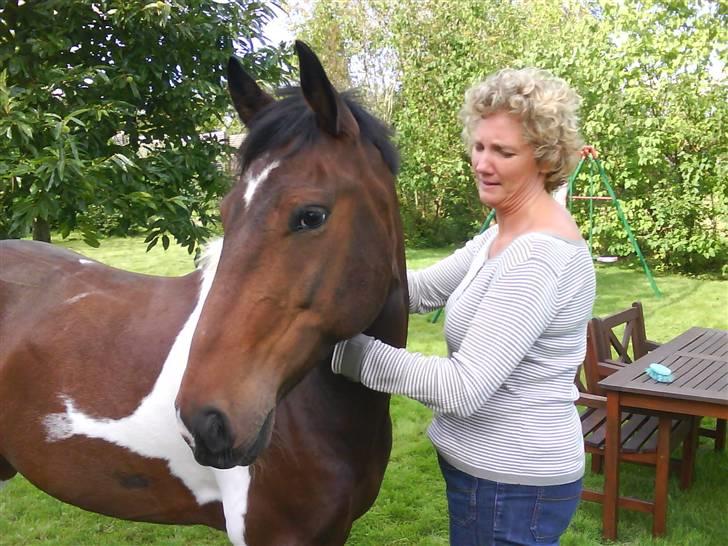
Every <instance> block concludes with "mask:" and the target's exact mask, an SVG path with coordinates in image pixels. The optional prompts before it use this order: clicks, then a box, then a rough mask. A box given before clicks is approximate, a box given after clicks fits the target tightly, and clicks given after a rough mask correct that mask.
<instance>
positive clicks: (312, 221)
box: [291, 205, 329, 231]
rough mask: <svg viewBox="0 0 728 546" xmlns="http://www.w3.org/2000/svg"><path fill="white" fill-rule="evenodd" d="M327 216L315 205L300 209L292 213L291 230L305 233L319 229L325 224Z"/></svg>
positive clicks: (325, 211)
mask: <svg viewBox="0 0 728 546" xmlns="http://www.w3.org/2000/svg"><path fill="white" fill-rule="evenodd" d="M328 216H329V212H328V211H327V210H326V209H325V208H323V207H319V206H316V205H309V206H306V207H301V208H300V209H298V210H296V211H295V212H294V213H293V217H292V218H291V230H292V231H306V230H310V229H317V228H320V227H321V226H323V225H324V223H326V219H327V218H328Z"/></svg>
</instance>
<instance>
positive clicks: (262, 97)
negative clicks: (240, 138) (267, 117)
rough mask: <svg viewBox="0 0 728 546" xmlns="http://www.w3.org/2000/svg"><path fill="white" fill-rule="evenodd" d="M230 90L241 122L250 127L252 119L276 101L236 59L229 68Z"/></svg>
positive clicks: (232, 59)
mask: <svg viewBox="0 0 728 546" xmlns="http://www.w3.org/2000/svg"><path fill="white" fill-rule="evenodd" d="M227 69H228V70H227V75H228V90H229V91H230V97H231V98H232V99H233V105H234V106H235V109H236V110H237V111H238V115H239V116H240V120H241V121H242V122H243V123H244V124H245V125H248V123H249V122H250V120H251V119H252V117H253V116H254V115H255V114H257V113H258V112H259V111H260V110H262V109H263V108H265V107H266V106H267V105H269V104H270V103H271V102H273V101H274V100H275V99H274V98H273V97H271V96H270V95H269V94H268V93H266V92H265V91H263V90H262V89H261V88H260V86H259V85H258V84H257V83H256V82H255V80H254V79H253V78H252V77H250V75H249V74H248V73H247V72H246V71H245V70H244V69H243V67H242V66H241V64H240V61H238V60H237V59H236V58H235V57H230V60H229V61H228V66H227Z"/></svg>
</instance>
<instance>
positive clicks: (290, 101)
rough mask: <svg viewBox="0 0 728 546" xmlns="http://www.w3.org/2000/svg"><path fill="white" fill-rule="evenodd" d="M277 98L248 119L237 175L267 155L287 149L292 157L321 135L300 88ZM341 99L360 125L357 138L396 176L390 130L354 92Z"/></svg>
mask: <svg viewBox="0 0 728 546" xmlns="http://www.w3.org/2000/svg"><path fill="white" fill-rule="evenodd" d="M278 95H279V97H280V100H278V101H276V102H274V103H272V104H269V105H268V106H267V107H266V108H264V109H263V110H262V111H260V112H259V113H258V114H257V115H256V116H255V117H254V118H253V119H252V120H251V124H250V125H251V126H250V130H249V132H248V135H247V136H246V138H245V140H244V141H243V143H242V145H241V147H240V150H239V151H238V157H239V162H238V163H239V165H240V169H241V173H240V174H242V172H244V171H245V170H246V169H247V168H248V167H249V166H250V164H251V163H252V162H253V161H254V160H255V159H256V158H258V157H260V156H261V155H263V154H265V153H266V152H269V151H272V150H276V149H281V148H283V147H288V155H292V154H294V153H297V152H299V151H301V150H302V149H305V148H308V147H310V146H312V145H313V144H315V142H316V141H317V140H318V138H319V136H320V135H321V133H322V131H321V129H320V128H319V127H318V124H317V122H316V116H315V115H314V113H313V111H312V110H311V109H310V108H309V106H308V104H307V103H306V100H305V99H304V97H303V94H302V93H301V90H300V88H299V87H289V88H285V89H282V90H280V91H279V92H278ZM341 97H342V99H343V100H344V103H345V104H346V105H347V107H348V108H349V109H350V110H351V113H352V114H353V115H354V119H356V121H357V123H358V124H359V134H360V138H361V139H363V140H367V141H369V142H371V143H372V144H373V145H374V146H375V147H376V148H377V149H378V150H379V152H380V153H381V154H382V159H383V161H384V163H385V164H386V165H387V168H388V169H389V170H390V171H391V173H392V174H394V175H396V174H397V173H398V171H399V153H398V152H397V149H396V148H395V146H394V145H393V144H392V142H391V140H390V139H391V137H392V130H391V129H390V128H389V127H387V126H386V125H385V124H384V123H382V122H381V121H380V120H378V119H377V118H376V117H374V116H373V115H372V114H370V113H369V112H368V111H367V110H366V109H365V108H364V107H363V106H361V104H359V102H358V101H357V100H356V96H355V93H353V92H345V93H342V94H341Z"/></svg>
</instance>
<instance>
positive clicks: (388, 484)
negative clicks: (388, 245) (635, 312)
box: [0, 239, 728, 546]
mask: <svg viewBox="0 0 728 546" xmlns="http://www.w3.org/2000/svg"><path fill="white" fill-rule="evenodd" d="M62 244H63V245H64V246H68V247H70V248H73V249H75V250H78V251H80V252H83V253H84V254H86V255H88V256H89V257H92V258H94V259H97V260H100V261H103V262H105V263H108V264H110V265H113V266H115V267H120V268H123V269H129V270H133V271H137V272H141V273H153V274H161V275H176V274H182V273H186V272H188V271H190V270H191V269H192V268H193V263H192V258H191V257H190V256H189V255H188V254H187V253H186V251H185V250H183V249H180V248H179V247H170V249H169V250H168V251H167V252H164V251H162V250H161V249H158V248H155V249H153V250H152V252H150V253H148V254H147V253H145V252H144V248H145V246H144V244H143V243H142V242H141V240H140V239H112V240H107V241H104V242H103V244H102V246H101V247H100V248H99V249H93V248H90V247H87V246H85V245H84V244H83V243H82V242H80V241H73V240H71V241H66V242H64V243H62ZM450 251H451V249H435V250H416V251H411V252H408V256H407V258H408V264H409V267H411V268H420V267H424V266H426V265H428V264H430V263H433V262H435V261H436V260H437V259H439V258H441V257H443V256H445V255H447V254H448V253H449V252H450ZM597 278H598V284H597V286H598V288H597V289H598V297H597V303H596V307H595V314H597V315H603V314H606V313H609V312H612V311H615V310H617V309H620V308H624V307H628V306H629V305H630V304H631V302H633V301H636V300H640V301H641V302H642V303H643V305H644V307H645V313H646V321H647V335H648V337H649V338H651V339H653V340H656V341H664V340H667V339H669V338H671V337H674V336H675V335H677V334H679V333H680V332H682V331H684V330H685V329H687V328H689V327H690V326H694V325H700V326H709V327H716V328H723V329H728V281H716V280H696V279H691V278H686V277H679V276H674V275H661V276H658V277H657V283H658V286H659V287H660V290H661V291H662V292H663V297H662V298H659V299H658V298H656V297H655V296H654V295H653V294H652V291H651V290H650V287H649V284H648V283H647V280H646V278H645V276H644V274H643V272H642V270H641V269H639V268H635V267H634V266H633V265H629V264H628V265H622V264H610V265H601V264H600V265H597ZM429 318H430V317H428V316H413V317H411V322H410V338H409V344H408V347H409V349H410V350H413V351H419V352H422V353H429V354H445V344H444V341H443V338H442V319H441V320H439V321H438V322H437V323H435V324H432V323H431V322H429ZM392 418H393V422H394V447H393V451H392V457H391V460H390V464H389V467H388V470H387V473H386V476H385V479H384V483H383V484H382V490H381V493H380V495H379V498H378V499H377V501H376V503H375V505H374V507H373V508H372V509H371V510H370V511H369V512H368V513H367V514H366V515H365V516H364V517H362V518H361V519H360V520H359V521H357V522H356V524H355V526H354V529H353V531H352V534H351V537H350V539H349V541H348V544H350V545H354V546H359V545H361V546H384V545H404V546H407V545H422V546H427V545H446V544H447V543H448V540H447V510H446V506H445V496H444V491H443V483H442V479H441V477H440V474H439V470H438V469H437V463H436V461H435V456H434V452H433V449H432V447H431V446H430V444H429V441H428V440H427V439H426V437H425V429H426V427H427V425H428V423H429V420H430V412H429V410H428V409H426V408H424V407H423V406H421V405H420V404H418V403H416V402H414V401H412V400H408V399H404V398H401V397H394V398H393V401H392ZM622 468H623V470H622V478H621V487H622V489H621V491H622V492H623V493H625V494H628V495H633V496H638V497H644V498H648V497H650V496H651V492H652V485H653V476H654V472H653V470H652V469H651V468H647V467H644V468H643V467H636V466H635V465H623V467H622ZM601 482H602V479H601V478H600V477H598V476H592V475H590V474H589V473H588V472H587V477H586V485H587V486H588V487H591V488H596V487H601ZM669 495H670V500H669V512H668V535H667V537H666V538H664V539H660V540H655V539H652V537H651V535H650V528H651V519H650V517H649V516H648V515H646V514H639V513H635V512H627V511H622V512H621V513H620V526H619V532H620V542H621V543H623V544H630V545H633V544H639V545H652V544H655V545H658V544H659V545H670V546H687V545H694V546H706V545H716V546H719V545H720V546H722V545H724V544H728V526H726V525H725V524H724V520H725V514H726V512H727V511H728V454H727V453H718V454H717V453H715V452H714V451H713V450H712V443H709V442H705V441H702V440H701V446H700V449H699V452H698V457H697V468H696V479H695V484H694V486H693V487H692V489H691V490H690V491H687V492H685V491H680V490H679V489H678V488H677V482H676V481H675V480H674V479H673V480H671V482H670V490H669ZM602 543H604V542H603V541H602V539H601V506H600V505H598V504H593V503H582V505H581V506H580V508H579V510H578V512H577V515H576V518H575V519H574V521H573V523H572V525H571V527H570V529H569V530H568V532H567V533H566V535H565V536H564V538H563V540H562V544H564V545H567V546H570V545H583V544H602ZM27 544H53V545H58V546H61V545H65V546H82V545H88V546H91V545H94V546H96V545H99V544H104V545H107V544H108V545H131V544H134V545H136V544H153V545H160V546H161V545H164V546H174V545H219V546H223V545H227V544H228V541H227V539H226V537H225V535H224V534H222V533H219V532H217V531H214V530H211V529H208V528H205V527H181V526H158V525H150V524H140V523H130V522H125V521H121V520H116V519H112V518H108V517H104V516H100V515H96V514H91V513H88V512H84V511H82V510H80V509H77V508H74V507H72V506H69V505H66V504H63V503H61V502H59V501H56V500H54V499H52V498H50V497H49V496H47V495H45V494H44V493H41V492H40V491H38V490H37V489H35V488H34V487H33V486H32V485H30V484H29V483H28V482H27V481H25V480H24V479H23V478H21V477H17V478H15V479H13V480H12V481H11V482H9V484H8V485H7V486H6V488H5V489H4V490H3V491H2V492H0V546H11V545H12V546H16V545H17V546H25V545H27Z"/></svg>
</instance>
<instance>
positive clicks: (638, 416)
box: [576, 304, 698, 514]
mask: <svg viewBox="0 0 728 546" xmlns="http://www.w3.org/2000/svg"><path fill="white" fill-rule="evenodd" d="M621 326H624V335H622V336H621V338H620V337H619V336H617V335H616V333H615V332H614V329H615V328H619V327H621ZM615 345H616V346H617V347H615ZM653 346H655V344H652V343H651V342H648V341H647V339H646V337H645V335H644V318H643V316H642V307H641V306H640V305H639V304H634V305H633V306H632V307H631V308H629V309H627V310H625V311H621V312H619V313H615V314H614V315H610V316H608V317H605V318H603V319H599V318H594V319H592V320H591V321H590V322H589V325H588V329H587V352H586V357H585V360H584V363H583V366H582V367H583V381H582V380H579V381H577V386H578V385H579V383H581V384H582V387H581V388H582V390H581V396H580V398H579V400H578V401H577V402H576V404H577V405H579V406H585V409H584V410H583V411H582V412H581V424H582V433H583V435H584V449H585V451H586V452H587V453H590V454H591V456H592V471H593V472H596V473H601V472H602V468H603V461H604V454H605V452H604V447H605V446H604V444H605V437H606V417H607V411H606V395H605V393H604V391H603V390H602V389H601V387H599V385H598V383H599V381H600V380H601V379H602V378H604V377H606V376H608V375H610V374H611V373H613V372H614V371H616V370H617V369H619V368H620V367H621V366H625V365H629V364H631V363H632V361H633V360H635V359H637V358H639V357H641V356H643V355H644V354H646V353H647V351H648V348H649V347H653ZM607 347H615V349H616V355H614V354H612V352H611V350H609V351H608V350H607ZM658 424H659V419H658V417H656V416H654V415H647V414H644V413H638V412H630V411H624V412H622V422H621V434H620V438H621V445H620V449H619V461H620V463H621V462H632V463H638V464H644V465H651V466H654V467H656V466H657V462H658V459H662V460H670V454H671V453H672V452H673V451H674V450H675V449H676V448H677V447H678V446H679V445H680V444H682V458H681V460H678V461H675V462H676V463H677V464H678V465H679V474H680V488H681V489H686V488H688V487H690V485H692V480H693V468H694V465H695V452H696V448H697V433H698V419H697V418H694V417H690V416H685V417H683V418H677V419H673V422H672V429H671V434H670V444H669V447H668V448H667V451H666V452H665V453H660V452H658V449H657V436H658V435H657V431H658ZM656 476H657V474H656ZM653 498H654V499H656V500H657V501H660V502H666V501H667V480H664V483H662V481H658V480H657V479H656V480H655V489H654V497H653ZM582 499H584V500H587V501H594V502H602V503H603V499H604V494H603V493H602V492H601V491H595V490H589V489H584V491H583V492H582ZM655 505H656V502H649V501H645V500H641V499H636V498H631V497H621V498H620V499H619V507H621V508H627V509H631V510H637V511H640V512H648V513H652V514H654V513H655Z"/></svg>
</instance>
